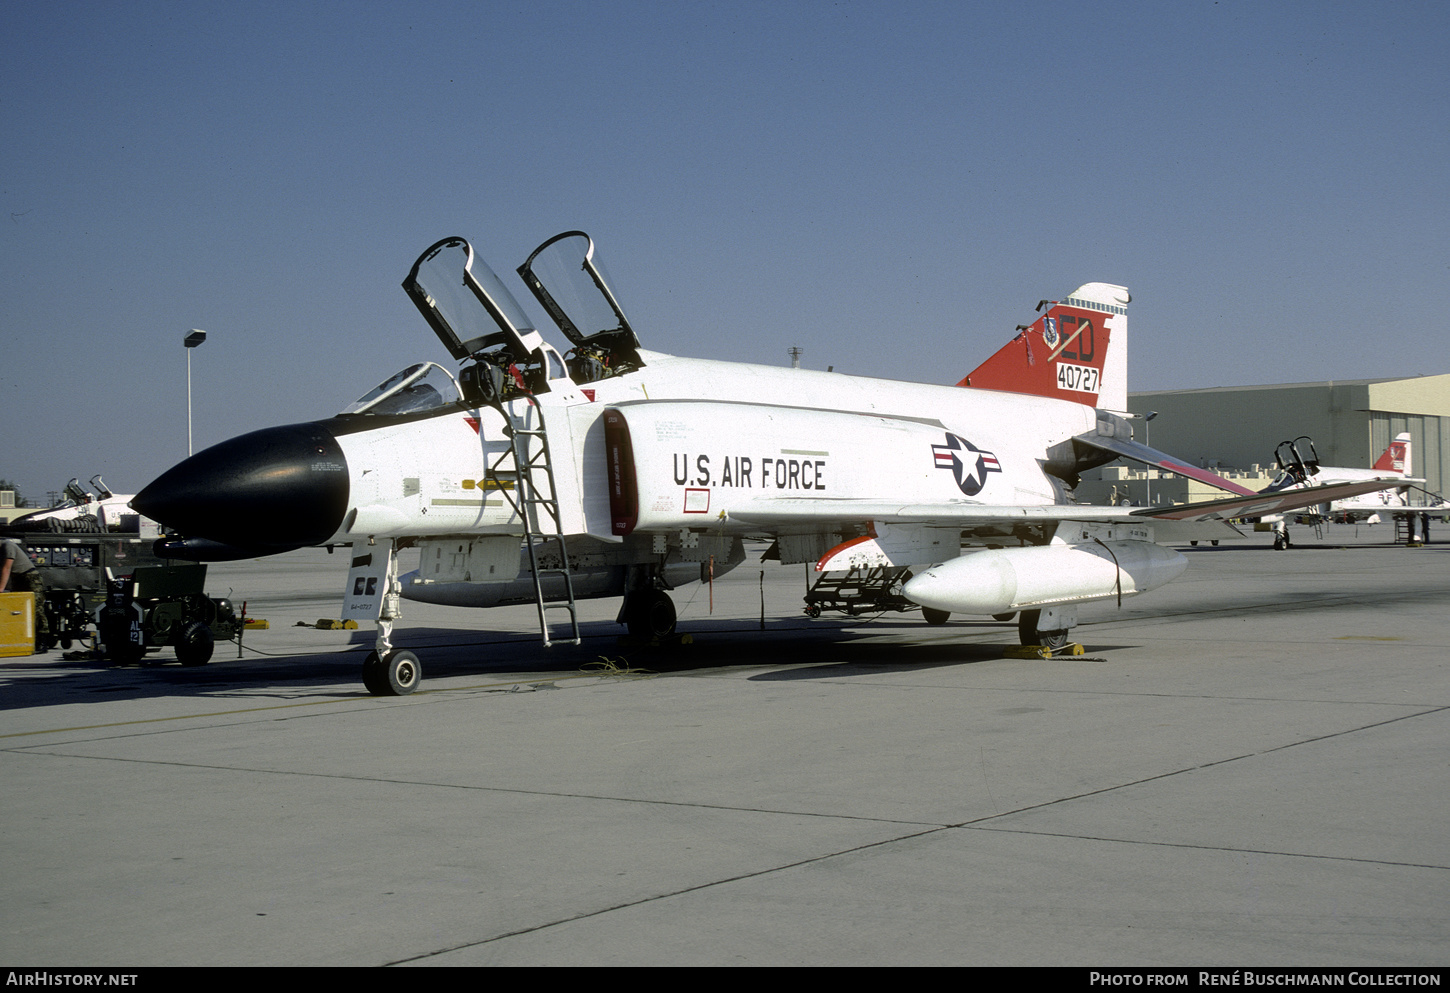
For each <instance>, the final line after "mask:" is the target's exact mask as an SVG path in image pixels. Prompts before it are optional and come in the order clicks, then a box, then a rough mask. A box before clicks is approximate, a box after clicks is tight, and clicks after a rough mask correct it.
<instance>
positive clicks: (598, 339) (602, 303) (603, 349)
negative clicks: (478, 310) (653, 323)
mask: <svg viewBox="0 0 1450 993" xmlns="http://www.w3.org/2000/svg"><path fill="white" fill-rule="evenodd" d="M519 275H520V276H522V277H523V280H524V283H525V284H526V285H527V286H528V288H529V290H530V291H531V292H532V293H533V294H534V296H535V297H536V298H537V299H538V301H539V303H541V304H542V305H543V307H544V309H545V310H547V311H548V312H549V316H550V317H552V318H553V319H554V323H555V324H557V325H559V330H560V331H562V332H564V334H565V336H566V337H568V339H569V340H570V341H571V342H573V343H574V348H575V350H576V352H593V353H597V354H598V355H599V356H601V358H602V361H603V362H604V363H605V364H606V365H607V366H608V368H609V372H610V373H611V374H613V375H618V374H619V373H621V372H628V371H629V370H630V369H637V368H639V367H640V366H642V365H643V364H644V363H643V362H641V361H640V358H639V337H638V336H637V335H636V334H635V333H634V329H633V328H632V327H630V326H629V318H627V317H625V315H624V308H623V307H622V306H621V305H620V303H619V299H618V298H617V297H616V296H615V295H614V290H613V288H612V287H611V286H610V283H609V279H608V277H607V276H606V275H605V272H604V269H603V267H602V265H601V264H600V262H599V260H598V259H597V258H595V256H594V242H593V240H592V239H591V238H590V237H589V236H588V235H587V234H585V233H584V232H583V231H565V232H564V233H563V234H560V235H555V236H554V237H552V238H550V239H549V240H548V241H546V242H544V243H543V244H542V245H540V246H539V247H538V248H536V249H534V254H532V255H530V256H529V258H528V261H526V262H525V263H524V264H523V265H521V266H519Z"/></svg>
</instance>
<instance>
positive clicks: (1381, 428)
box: [1128, 375, 1450, 502]
mask: <svg viewBox="0 0 1450 993" xmlns="http://www.w3.org/2000/svg"><path fill="white" fill-rule="evenodd" d="M1128 407H1129V409H1130V410H1131V411H1132V412H1133V413H1135V414H1147V413H1148V412H1149V411H1154V410H1156V411H1158V416H1157V417H1156V418H1154V419H1153V421H1152V422H1151V423H1150V424H1148V425H1146V427H1147V429H1148V436H1149V438H1150V439H1151V444H1152V446H1153V447H1154V448H1157V449H1159V450H1160V451H1165V452H1168V453H1170V454H1172V455H1176V456H1178V457H1179V458H1182V459H1186V460H1187V461H1189V462H1195V463H1197V464H1199V465H1204V466H1209V467H1213V466H1223V467H1232V468H1237V469H1248V468H1250V467H1251V466H1253V465H1255V464H1257V465H1260V466H1264V467H1265V468H1266V469H1267V468H1269V467H1272V466H1273V464H1274V448H1275V447H1276V446H1277V445H1278V444H1279V442H1281V441H1284V440H1285V439H1292V438H1296V437H1298V436H1299V435H1308V436H1309V437H1311V438H1312V439H1313V440H1314V446H1315V448H1317V449H1318V451H1319V461H1320V463H1321V464H1323V465H1340V466H1350V467H1354V468H1363V469H1368V468H1369V467H1370V466H1371V465H1373V464H1374V461H1375V459H1377V458H1378V457H1379V455H1380V453H1381V452H1383V451H1384V450H1385V449H1386V448H1387V447H1389V443H1390V441H1391V440H1392V439H1393V438H1394V437H1395V435H1397V434H1399V433H1400V432H1401V431H1408V432H1409V433H1410V440H1411V460H1412V464H1411V469H1412V472H1413V474H1414V475H1415V476H1418V477H1422V478H1424V479H1425V488H1426V489H1428V490H1430V491H1431V492H1434V493H1444V494H1450V375H1439V376H1417V377H1415V378H1413V379H1356V380H1347V381H1340V380H1336V381H1331V382H1328V383H1287V384H1284V385H1280V386H1221V387H1215V388H1213V389H1202V390H1155V391H1151V392H1145V393H1132V394H1129V396H1128ZM1134 427H1135V429H1136V430H1137V431H1138V432H1139V439H1140V440H1142V438H1143V434H1142V429H1143V428H1144V427H1145V425H1144V424H1143V422H1141V421H1139V422H1136V423H1135V424H1134ZM1414 502H1419V501H1418V500H1416V501H1414Z"/></svg>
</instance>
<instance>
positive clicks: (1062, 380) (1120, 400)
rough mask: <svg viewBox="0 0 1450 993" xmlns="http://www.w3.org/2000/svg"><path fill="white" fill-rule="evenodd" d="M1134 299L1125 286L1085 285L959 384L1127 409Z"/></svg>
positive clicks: (1019, 334) (1051, 308)
mask: <svg viewBox="0 0 1450 993" xmlns="http://www.w3.org/2000/svg"><path fill="white" fill-rule="evenodd" d="M1130 299H1131V297H1130V296H1129V295H1128V290H1127V288H1126V287H1123V286H1114V285H1112V284H1110V283H1088V284H1086V285H1084V286H1080V287H1078V288H1077V290H1076V291H1075V292H1073V293H1072V294H1071V295H1070V296H1069V297H1068V298H1067V299H1066V300H1063V301H1060V302H1057V303H1054V304H1053V305H1052V306H1051V307H1050V308H1048V311H1047V313H1045V314H1043V315H1042V316H1041V317H1039V318H1038V319H1037V320H1036V321H1035V322H1033V324H1032V326H1031V327H1028V328H1024V329H1022V330H1021V331H1020V332H1019V333H1018V335H1017V337H1015V338H1013V339H1012V340H1011V341H1009V342H1008V343H1007V344H1006V345H1003V346H1002V348H1001V349H1000V350H998V352H997V353H996V354H995V355H993V356H992V357H991V358H989V359H988V360H987V361H985V362H983V363H982V364H981V365H979V366H978V367H977V368H975V369H973V370H972V371H971V373H969V374H968V375H967V376H966V378H964V379H963V380H962V381H961V382H960V383H958V384H957V385H958V386H970V387H975V388H978V389H988V390H1005V391H1007V392H1009V393H1030V394H1033V395H1034V396H1044V397H1052V398H1054V399H1057V400H1073V401H1076V402H1077V403H1085V404H1087V405H1088V406H1090V407H1103V408H1105V409H1108V410H1126V409H1127V408H1128V376H1127V372H1128V354H1127V345H1128V302H1129V300H1130ZM1045 302H1046V301H1044V303H1045ZM1038 306H1039V307H1040V306H1041V304H1039V305H1038ZM1110 346H1111V347H1110Z"/></svg>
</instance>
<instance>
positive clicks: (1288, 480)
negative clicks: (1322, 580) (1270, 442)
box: [1261, 431, 1446, 551]
mask: <svg viewBox="0 0 1450 993" xmlns="http://www.w3.org/2000/svg"><path fill="white" fill-rule="evenodd" d="M1412 453H1413V449H1412V445H1411V441H1410V433H1409V432H1408V431H1401V432H1400V433H1399V434H1397V435H1395V439H1394V441H1391V442H1390V444H1389V447H1387V448H1386V449H1385V450H1384V452H1383V453H1381V454H1380V457H1379V458H1378V459H1376V460H1375V463H1374V465H1373V466H1371V467H1370V468H1368V469H1355V468H1351V467H1348V466H1326V465H1320V464H1319V453H1318V452H1316V451H1315V449H1314V442H1313V441H1312V440H1311V439H1310V438H1309V437H1307V436H1304V435H1301V436H1300V437H1298V438H1295V439H1294V440H1293V441H1282V442H1280V443H1279V446H1278V448H1277V449H1275V452H1274V457H1275V460H1276V461H1277V462H1278V466H1279V475H1278V477H1277V478H1276V479H1275V480H1274V481H1273V482H1272V483H1271V484H1269V485H1268V486H1267V487H1265V488H1264V490H1263V491H1262V492H1264V493H1278V492H1283V491H1287V490H1296V489H1297V490H1302V489H1306V488H1309V487H1314V486H1323V485H1326V484H1331V483H1357V482H1364V481H1368V480H1379V481H1380V482H1381V484H1382V488H1381V489H1378V490H1374V491H1372V492H1369V493H1361V494H1359V495H1358V496H1353V497H1344V498H1341V499H1338V500H1331V501H1326V502H1324V503H1320V504H1314V505H1311V506H1308V507H1304V508H1301V509H1300V510H1299V512H1297V513H1295V514H1291V515H1287V516H1286V515H1283V514H1276V515H1274V516H1272V517H1266V518H1262V519H1261V520H1263V521H1264V522H1265V523H1271V524H1273V525H1274V547H1275V548H1276V549H1279V550H1280V551H1283V550H1284V549H1287V548H1289V547H1291V545H1292V541H1291V540H1290V538H1289V521H1288V518H1289V517H1294V518H1295V519H1296V520H1298V521H1299V523H1301V524H1322V523H1324V522H1325V521H1335V522H1338V523H1342V524H1356V523H1360V522H1366V523H1370V524H1378V523H1379V522H1380V521H1381V520H1382V519H1383V516H1389V517H1406V518H1408V519H1409V520H1410V522H1411V536H1412V540H1414V535H1415V534H1416V533H1417V532H1418V531H1419V529H1420V527H1421V525H1420V516H1421V515H1422V514H1425V513H1428V512H1430V511H1432V510H1433V511H1442V510H1443V509H1444V508H1445V506H1446V504H1445V501H1444V499H1443V498H1441V497H1439V496H1438V495H1437V494H1434V493H1430V492H1429V491H1428V490H1426V489H1425V488H1424V483H1425V480H1424V479H1417V478H1415V476H1414V474H1413V473H1414V469H1413V465H1414V461H1413V454H1412ZM1411 489H1419V490H1421V491H1422V492H1423V493H1425V495H1426V497H1427V498H1428V499H1429V501H1430V502H1429V503H1427V504H1426V505H1425V506H1418V507H1412V506H1411V505H1410V490H1411Z"/></svg>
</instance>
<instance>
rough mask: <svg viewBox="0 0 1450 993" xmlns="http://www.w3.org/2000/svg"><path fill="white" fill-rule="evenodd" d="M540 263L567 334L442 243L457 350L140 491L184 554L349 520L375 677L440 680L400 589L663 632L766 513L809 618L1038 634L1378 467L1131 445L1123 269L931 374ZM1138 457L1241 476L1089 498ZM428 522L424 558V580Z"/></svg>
mask: <svg viewBox="0 0 1450 993" xmlns="http://www.w3.org/2000/svg"><path fill="white" fill-rule="evenodd" d="M518 272H519V275H520V276H521V277H522V279H523V282H524V285H525V286H527V287H528V289H529V290H530V291H531V293H532V294H533V296H534V297H535V298H536V299H537V301H538V302H539V304H540V306H542V308H543V309H544V311H545V312H546V313H547V314H548V315H549V317H550V318H551V319H552V321H553V323H554V324H555V325H557V327H558V329H559V331H560V332H562V333H563V335H564V336H565V337H566V338H567V339H568V340H569V342H570V344H571V346H572V347H571V348H570V350H569V351H568V352H567V353H566V354H560V352H559V351H558V350H557V349H556V348H555V347H554V346H552V345H550V344H549V343H547V342H546V341H545V340H544V339H543V336H542V335H541V334H540V332H539V331H538V330H536V329H535V328H534V326H533V324H532V323H531V321H530V319H529V317H528V316H527V315H526V313H525V311H524V309H523V308H522V307H521V306H520V305H519V304H518V302H517V300H516V299H515V298H514V296H513V294H511V293H510V292H509V290H508V289H507V288H506V286H505V285H504V283H503V281H502V280H500V279H499V277H498V276H497V275H496V274H495V273H493V272H492V271H491V270H490V269H489V268H488V267H487V266H486V265H484V264H483V263H482V262H481V261H479V260H477V259H475V257H474V254H473V249H472V247H471V246H470V245H469V244H468V242H466V241H464V240H463V239H462V238H447V239H444V240H443V241H440V242H438V243H437V244H435V245H433V246H432V247H430V248H429V249H428V250H427V251H426V252H424V253H423V255H422V256H421V257H420V258H419V259H418V261H417V263H416V264H415V265H414V266H413V269H412V271H411V272H410V273H409V274H408V277H407V279H406V280H405V281H404V283H403V287H404V289H405V291H406V292H407V293H408V295H409V296H410V297H411V298H412V300H413V301H414V303H415V304H416V305H417V307H418V309H419V310H420V312H421V313H422V315H423V317H424V318H425V319H426V320H427V321H428V323H429V324H430V325H431V326H432V328H433V330H434V331H435V333H436V334H437V335H438V337H439V338H440V339H441V340H442V342H443V344H444V346H445V347H446V348H447V349H448V351H449V353H450V354H451V355H452V357H453V358H454V359H455V360H456V361H457V362H458V363H459V364H460V365H459V368H458V370H457V372H456V374H455V373H454V372H450V371H449V370H448V369H446V368H444V367H443V366H441V365H438V364H436V363H432V362H424V363H420V364H418V365H414V366H411V367H409V368H408V369H405V370H403V371H402V372H400V373H398V374H397V375H395V376H393V377H391V378H390V379H388V380H387V381H385V382H384V383H382V384H381V385H380V386H378V387H377V388H376V389H374V390H372V391H371V392H369V393H368V394H367V395H365V396H364V397H362V398H361V399H360V400H358V401H357V402H356V403H354V404H353V405H352V406H350V407H348V408H347V409H346V410H344V411H343V412H342V413H340V414H338V415H337V416H336V417H333V418H331V419H329V420H325V421H316V422H312V423H306V424H295V425H290V426H286V427H278V428H269V429H266V430H263V431H256V432H252V433H251V434H248V435H244V436H242V437H239V438H235V439H233V440H231V441H227V442H223V443H222V444H220V445H216V446H214V447H212V448H210V449H207V450H206V451H203V452H200V453H198V454H196V455H194V456H192V457H191V458H189V459H187V460H186V461H185V462H182V463H180V464H179V465H177V466H175V467H173V468H172V469H170V470H168V471H167V472H166V473H164V474H163V475H162V476H160V477H159V478H158V479H156V480H155V481H153V482H152V483H151V484H150V485H148V486H147V487H146V488H145V489H143V490H142V491H141V492H140V493H139V494H138V495H137V496H136V498H135V499H134V501H133V506H134V507H135V508H136V509H137V510H139V511H140V512H141V513H144V514H146V515H147V516H148V517H151V518H154V519H155V520H158V521H161V522H162V523H163V524H165V525H166V526H167V528H168V529H169V531H170V533H171V535H172V536H171V537H170V538H168V539H163V540H162V541H161V542H160V543H159V545H158V551H159V552H161V553H162V554H169V555H172V556H176V557H191V558H198V559H218V558H227V557H250V556H255V555H260V554H267V553H271V552H281V551H286V550H289V549H293V548H298V547H301V546H304V545H324V544H349V545H351V546H352V549H353V553H352V554H353V567H352V571H351V573H350V575H349V580H348V588H347V592H346V595H345V598H344V613H345V616H348V617H355V618H359V617H360V618H367V619H375V620H376V621H377V640H376V648H375V650H374V651H372V652H371V653H370V654H369V655H368V657H367V659H366V661H365V662H364V665H363V680H364V683H365V684H366V685H367V687H368V689H369V690H371V691H372V692H374V693H377V694H402V693H408V692H411V691H412V690H413V689H414V688H415V687H416V686H417V685H418V681H419V679H420V675H421V665H420V662H419V659H418V658H417V656H416V655H415V654H414V653H412V652H409V651H406V650H400V649H397V648H395V647H394V646H393V644H392V642H391V631H392V626H393V622H394V620H395V619H396V618H397V616H398V614H399V607H400V603H399V601H400V599H402V598H411V599H415V600H425V601H430V602H436V603H449V604H458V605H472V606H490V605H495V604H501V603H516V602H533V603H535V604H536V605H537V607H538V613H539V622H540V628H541V631H542V635H543V641H544V644H546V645H547V644H549V643H551V642H552V641H556V640H561V639H562V640H568V641H573V642H575V643H577V641H578V638H579V628H578V622H577V617H576V614H575V603H576V601H577V600H579V599H581V598H584V597H590V596H622V597H623V603H622V606H621V608H620V613H619V620H620V621H621V622H622V623H625V624H627V625H628V627H629V630H630V631H631V633H635V634H639V635H644V636H647V637H656V638H658V637H664V636H667V635H669V634H670V633H672V632H673V630H674V625H675V612H674V607H673V605H672V603H671V601H670V598H669V596H668V594H667V592H666V591H667V590H669V589H671V588H673V587H674V586H676V585H678V584H680V583H682V582H686V581H698V580H701V579H702V578H708V577H709V576H710V575H712V574H713V575H720V574H721V573H723V572H724V571H726V570H728V569H730V568H732V567H734V566H735V565H738V564H739V563H740V562H741V561H743V559H744V556H745V552H744V548H743V545H742V540H743V539H749V538H756V539H765V540H768V541H770V542H771V545H770V549H769V551H768V552H767V556H768V557H772V558H778V559H779V560H780V561H781V562H782V563H792V562H796V563H799V562H814V563H815V570H816V572H817V574H818V575H819V577H820V579H819V582H818V583H817V584H816V586H815V587H814V588H813V589H812V591H811V594H810V595H808V596H807V604H806V609H807V611H808V612H810V613H812V614H816V613H819V612H820V611H821V610H824V609H836V610H843V611H847V612H850V613H863V612H867V611H871V612H875V611H879V610H882V609H899V610H900V609H916V608H918V607H919V608H921V609H922V611H923V614H924V616H925V617H926V619H927V620H928V621H929V622H934V623H940V622H942V621H944V620H946V619H947V616H948V614H949V613H951V612H959V613H965V614H984V615H997V616H999V617H1003V618H1010V617H1011V616H1012V615H1013V614H1018V615H1019V621H1018V628H1019V633H1020V637H1021V640H1022V641H1023V642H1024V643H1026V644H1046V645H1061V644H1063V643H1065V642H1066V641H1067V638H1068V635H1069V631H1070V629H1071V628H1072V627H1073V626H1074V625H1075V624H1076V615H1075V607H1076V605H1077V604H1078V603H1081V602H1084V601H1089V600H1096V599H1105V598H1110V597H1122V596H1128V595H1132V594H1136V593H1141V592H1144V591H1146V590H1150V589H1153V588H1154V587H1157V586H1160V585H1162V584H1163V583H1166V582H1168V581H1169V580H1171V579H1173V578H1174V577H1175V576H1177V575H1178V574H1179V573H1180V572H1182V570H1183V569H1184V567H1185V565H1186V560H1185V559H1184V557H1183V556H1182V555H1180V554H1179V553H1178V552H1177V551H1175V550H1173V549H1171V548H1165V547H1163V546H1162V545H1159V544H1157V542H1159V541H1182V540H1188V539H1199V538H1208V539H1213V538H1221V537H1230V536H1234V535H1237V534H1238V532H1237V531H1236V530H1235V529H1234V528H1233V527H1232V526H1231V525H1230V524H1229V523H1228V522H1227V519H1228V518H1236V517H1243V516H1250V515H1261V514H1271V513H1275V512H1278V511H1280V510H1284V509H1289V508H1292V507H1298V506H1306V505H1310V504H1316V503H1323V502H1325V501H1328V500H1334V499H1340V498H1342V497H1345V496H1350V495H1353V494H1355V493H1359V492H1364V490H1362V489H1359V488H1357V487H1356V486H1355V485H1354V484H1348V485H1345V486H1339V487H1318V488H1314V489H1310V490H1302V491H1293V492H1289V493H1278V494H1265V495H1260V494H1255V493H1252V492H1249V491H1247V490H1242V489H1241V488H1237V487H1236V486H1235V484H1232V483H1229V482H1227V481H1225V480H1223V479H1221V478H1220V477H1218V476H1216V475H1214V474H1213V473H1209V472H1206V471H1205V470H1201V469H1197V468H1195V467H1193V466H1190V465H1188V464H1186V463H1183V462H1181V461H1179V460H1177V459H1174V458H1171V457H1170V456H1167V455H1164V454H1162V453H1160V452H1155V451H1153V450H1151V449H1149V448H1147V447H1145V446H1143V445H1140V444H1138V443H1136V442H1134V441H1133V440H1132V428H1131V422H1130V420H1129V415H1126V414H1125V413H1123V412H1124V411H1125V409H1126V406H1127V355H1126V345H1127V307H1128V303H1129V296H1128V291H1127V290H1126V289H1125V288H1123V287H1121V286H1114V285H1111V284H1108V283H1088V284H1086V285H1084V286H1081V287H1079V288H1078V289H1077V290H1075V291H1074V292H1073V293H1071V294H1069V295H1068V296H1067V297H1066V298H1065V299H1063V300H1060V301H1057V302H1049V301H1043V302H1042V303H1040V304H1039V305H1038V310H1039V312H1041V315H1040V316H1039V317H1038V318H1037V319H1036V320H1035V321H1034V322H1033V323H1032V324H1031V325H1030V326H1023V327H1021V328H1019V333H1018V334H1017V336H1016V337H1015V338H1013V339H1012V340H1011V341H1010V342H1008V344H1007V345H1005V346H1004V347H1003V348H1002V349H1001V350H1000V351H998V352H997V353H996V354H995V355H993V356H992V357H991V358H989V359H988V360H987V361H986V362H985V363H983V364H982V366H981V367H979V368H978V369H976V370H975V371H973V372H972V373H971V374H970V375H969V376H967V377H966V378H964V379H963V380H962V381H961V382H960V383H958V384H957V385H955V386H941V385H938V386H931V385H921V384H914V383H902V382H889V381H884V380H878V379H867V378H858V377H853V376H845V375H840V374H835V373H831V372H813V371H809V370H804V369H790V368H784V367H770V366H760V365H746V364H740V363H732V362H719V361H703V360H695V359H684V358H677V357H675V356H671V355H664V354H660V353H657V352H651V351H646V350H645V349H644V348H643V347H641V344H640V340H639V338H638V337H637V336H636V334H635V331H634V329H633V327H632V326H631V325H630V323H629V320H628V318H627V317H626V315H625V311H624V308H623V306H622V305H621V304H620V302H619V299H618V297H617V296H616V295H615V292H614V289H613V287H612V286H611V284H610V282H609V280H608V278H607V276H606V274H605V272H604V270H603V268H602V267H601V266H600V264H599V261H598V259H597V258H596V257H595V252H594V244H593V242H592V241H591V239H590V238H589V236H588V235H586V234H584V233H583V232H580V231H570V232H565V233H564V234H561V235H558V236H556V237H554V238H551V239H550V240H548V241H547V242H545V243H544V244H543V245H541V246H540V247H539V248H538V249H537V250H536V251H535V252H534V253H533V254H532V255H531V256H530V257H529V258H528V260H527V261H526V262H525V263H524V264H523V265H522V266H520V267H519V269H518ZM1044 311H1045V312H1044ZM1119 457H1127V458H1132V459H1135V460H1138V461H1142V462H1145V463H1147V464H1150V465H1154V466H1158V467H1161V468H1166V469H1170V470H1172V471H1174V472H1178V473H1181V474H1184V475H1189V476H1193V477H1195V478H1202V479H1207V480H1209V481H1211V482H1214V483H1215V484H1216V485H1219V486H1221V487H1223V488H1226V489H1229V490H1231V491H1233V492H1234V493H1235V495H1234V496H1232V497H1229V498H1227V499H1223V500H1215V501H1209V502H1205V503H1200V504H1196V505H1189V506H1182V507H1173V508H1129V507H1092V506H1082V505H1078V504H1076V503H1075V502H1074V499H1073V488H1074V487H1075V486H1076V484H1077V482H1078V478H1079V473H1081V472H1082V471H1084V470H1086V469H1088V468H1091V467H1094V466H1098V465H1102V464H1105V463H1107V462H1109V461H1112V460H1113V459H1116V458H1119ZM1365 485H1369V486H1371V487H1372V488H1378V486H1380V485H1382V484H1365ZM409 546H416V547H417V548H418V549H419V562H420V567H419V569H418V570H417V571H416V572H414V573H409V574H407V575H405V576H401V577H400V576H398V574H397V573H398V570H397V553H398V550H399V549H400V548H403V547H409Z"/></svg>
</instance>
